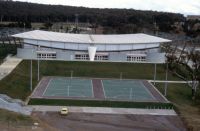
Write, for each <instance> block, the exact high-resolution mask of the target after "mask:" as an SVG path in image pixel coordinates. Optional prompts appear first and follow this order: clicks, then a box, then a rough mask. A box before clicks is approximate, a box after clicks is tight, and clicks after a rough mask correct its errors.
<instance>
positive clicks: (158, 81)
mask: <svg viewBox="0 0 200 131" xmlns="http://www.w3.org/2000/svg"><path fill="white" fill-rule="evenodd" d="M148 81H149V82H154V80H148ZM155 82H156V83H165V82H167V83H174V84H187V83H188V81H165V80H155Z"/></svg>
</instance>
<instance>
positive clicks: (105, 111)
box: [27, 105, 177, 116]
mask: <svg viewBox="0 0 200 131" xmlns="http://www.w3.org/2000/svg"><path fill="white" fill-rule="evenodd" d="M27 107H31V108H32V109H33V111H39V112H58V111H60V110H61V108H62V107H63V106H31V105H29V106H27ZM68 109H69V112H73V113H95V114H136V115H165V116H166V115H169V116H176V115H177V114H176V112H175V111H174V110H168V109H136V108H107V107H74V106H69V107H68Z"/></svg>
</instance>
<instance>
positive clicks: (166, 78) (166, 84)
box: [165, 62, 168, 96]
mask: <svg viewBox="0 0 200 131" xmlns="http://www.w3.org/2000/svg"><path fill="white" fill-rule="evenodd" d="M167 80H168V62H167V67H166V76H165V96H167V86H168V83H167Z"/></svg>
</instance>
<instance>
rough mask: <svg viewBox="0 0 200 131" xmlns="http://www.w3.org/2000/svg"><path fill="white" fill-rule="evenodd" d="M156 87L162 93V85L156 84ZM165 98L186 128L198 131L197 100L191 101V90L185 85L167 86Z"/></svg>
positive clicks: (199, 127) (199, 124)
mask: <svg viewBox="0 0 200 131" xmlns="http://www.w3.org/2000/svg"><path fill="white" fill-rule="evenodd" d="M156 87H157V88H158V89H159V90H160V91H161V92H162V93H163V92H164V84H156ZM198 94H199V92H198ZM167 98H168V100H170V101H171V102H172V103H173V104H174V106H175V107H176V110H177V112H178V113H179V115H180V117H181V118H182V119H183V120H184V122H185V124H186V126H187V127H189V128H190V129H193V130H195V131H196V130H198V129H200V110H199V109H200V102H199V101H197V100H199V98H197V100H196V101H193V100H192V96H191V88H190V87H188V85H187V84H169V86H168V92H167Z"/></svg>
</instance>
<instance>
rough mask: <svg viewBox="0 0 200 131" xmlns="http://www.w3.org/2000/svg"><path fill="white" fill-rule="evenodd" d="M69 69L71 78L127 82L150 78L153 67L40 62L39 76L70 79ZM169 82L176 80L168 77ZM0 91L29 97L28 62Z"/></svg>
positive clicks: (161, 73) (160, 74)
mask: <svg viewBox="0 0 200 131" xmlns="http://www.w3.org/2000/svg"><path fill="white" fill-rule="evenodd" d="M71 70H73V76H74V77H102V78H120V72H123V76H122V77H123V78H131V79H153V74H154V65H153V64H130V63H99V62H61V61H41V62H40V75H41V76H70V71H71ZM157 79H158V80H164V79H165V68H164V65H158V66H157ZM169 79H170V80H179V79H178V78H177V77H175V76H172V75H171V74H170V75H169ZM36 85H37V61H33V87H35V86H36ZM0 92H1V93H4V94H8V95H9V96H11V97H13V98H19V99H22V100H25V99H26V98H27V96H28V95H30V93H31V92H30V61H27V60H24V61H22V62H21V63H20V64H19V65H18V66H17V67H16V69H15V70H14V71H13V72H12V73H11V74H10V75H8V76H7V77H6V78H4V79H3V80H1V81H0Z"/></svg>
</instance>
